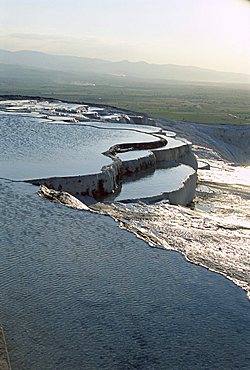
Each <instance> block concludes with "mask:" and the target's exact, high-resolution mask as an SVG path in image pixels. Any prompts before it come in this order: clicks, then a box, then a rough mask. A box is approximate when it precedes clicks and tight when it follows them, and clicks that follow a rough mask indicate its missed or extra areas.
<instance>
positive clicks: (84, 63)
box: [0, 50, 250, 83]
mask: <svg viewBox="0 0 250 370" xmlns="http://www.w3.org/2000/svg"><path fill="white" fill-rule="evenodd" d="M0 64H2V66H1V68H2V71H3V70H8V67H7V66H13V67H14V66H15V67H19V68H20V67H21V70H22V69H23V68H25V71H26V73H27V76H28V70H29V69H30V68H31V69H33V72H32V73H34V69H35V70H36V71H38V70H42V71H43V72H44V71H45V70H48V74H49V73H51V71H55V72H65V76H66V75H67V76H68V77H69V74H70V73H72V74H74V76H76V75H78V76H82V77H84V76H85V75H91V74H92V75H96V76H98V75H102V76H113V77H118V78H143V79H150V80H152V79H155V80H175V81H186V82H187V81H190V82H208V83H209V82H221V83H250V75H247V74H243V73H231V72H219V71H214V70H210V69H204V68H198V67H193V66H180V65H174V64H149V63H146V62H129V61H127V60H124V61H121V62H111V61H106V60H101V59H94V58H83V57H75V56H63V55H51V54H46V53H41V52H37V51H28V50H23V51H15V52H10V51H7V50H0Z"/></svg>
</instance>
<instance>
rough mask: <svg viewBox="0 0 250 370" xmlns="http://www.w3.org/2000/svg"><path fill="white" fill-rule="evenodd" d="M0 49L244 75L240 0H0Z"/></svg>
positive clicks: (245, 8)
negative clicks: (193, 67)
mask: <svg viewBox="0 0 250 370" xmlns="http://www.w3.org/2000/svg"><path fill="white" fill-rule="evenodd" d="M0 6H1V12H0V25H1V26H0V48H2V49H7V50H10V51H16V50H24V49H25V50H37V51H43V52H47V53H52V54H64V55H76V56H84V57H93V58H102V59H108V60H112V61H119V60H123V59H128V60H130V61H140V60H143V61H146V62H149V63H160V64H169V63H173V64H182V65H194V66H199V67H202V68H212V69H216V70H220V71H231V72H241V73H249V72H250V67H249V53H250V50H249V49H250V48H249V45H250V42H249V16H250V3H249V1H246V0H220V1H218V0H211V1H206V0H200V1H197V0H185V1H184V0H183V1H176V0H155V1H152V0H126V1H125V0H124V1H122V0H120V1H119V0H118V1H117V0H84V1H81V0H72V1H66V0H43V1H40V2H36V1H34V0H23V1H18V0H0Z"/></svg>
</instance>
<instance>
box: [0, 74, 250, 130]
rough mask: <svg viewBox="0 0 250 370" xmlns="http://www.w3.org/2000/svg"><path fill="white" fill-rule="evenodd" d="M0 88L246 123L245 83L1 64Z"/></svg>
mask: <svg viewBox="0 0 250 370" xmlns="http://www.w3.org/2000/svg"><path fill="white" fill-rule="evenodd" d="M0 94H2V95H3V94H13V95H14V94H19V95H29V96H44V97H51V98H58V99H64V100H69V101H75V102H85V103H96V104H97V103H98V104H105V105H111V106H116V107H118V108H123V109H127V110H131V111H136V112H141V113H145V114H148V115H150V116H153V117H159V118H164V119H174V120H182V121H192V122H198V123H209V124H220V123H222V124H223V123H226V124H250V94H249V85H244V84H242V85H236V84H228V85H225V84H213V85H212V84H203V83H200V84H198V83H195V84H192V83H190V84H187V83H180V82H173V81H166V80H165V81H164V80H159V81H155V82H152V81H150V80H143V79H133V80H132V79H127V78H122V77H114V76H100V75H98V76H95V75H87V76H84V77H83V76H81V77H79V76H76V75H73V74H72V75H67V74H63V73H59V72H58V73H57V72H51V71H48V72H44V75H41V74H36V73H35V72H34V73H33V74H32V75H30V74H29V73H28V72H27V73H25V71H24V72H23V73H22V74H18V73H13V71H11V70H10V72H9V75H8V74H7V75H6V71H5V73H1V70H0Z"/></svg>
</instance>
